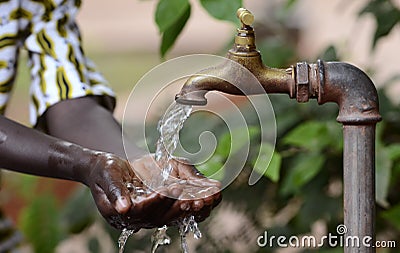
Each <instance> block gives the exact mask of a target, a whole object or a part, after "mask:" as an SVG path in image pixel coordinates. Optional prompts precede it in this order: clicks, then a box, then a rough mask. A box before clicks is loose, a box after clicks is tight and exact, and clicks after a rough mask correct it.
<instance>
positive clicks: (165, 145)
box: [118, 103, 201, 253]
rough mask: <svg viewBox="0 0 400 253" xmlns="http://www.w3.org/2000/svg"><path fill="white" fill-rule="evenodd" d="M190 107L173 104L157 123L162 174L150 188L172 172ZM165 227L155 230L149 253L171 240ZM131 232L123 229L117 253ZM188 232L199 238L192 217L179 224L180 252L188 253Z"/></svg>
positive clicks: (198, 232)
mask: <svg viewBox="0 0 400 253" xmlns="http://www.w3.org/2000/svg"><path fill="white" fill-rule="evenodd" d="M191 112H192V106H189V105H181V104H178V103H174V104H173V105H172V106H171V107H170V108H169V110H168V111H167V112H166V113H165V115H164V117H163V118H161V120H160V121H159V122H158V127H157V129H158V131H159V133H160V137H159V139H158V141H157V146H156V152H155V159H156V161H158V162H159V163H160V164H162V166H163V168H162V172H161V174H160V177H159V178H156V179H155V180H154V181H153V182H151V187H154V188H156V187H158V186H162V185H164V184H165V182H166V180H167V179H168V177H169V175H170V174H171V171H172V166H171V164H170V163H169V161H170V160H171V159H172V158H173V153H174V151H175V149H176V147H177V145H178V143H179V131H180V130H181V129H182V127H183V123H184V122H185V121H186V119H187V118H188V117H189V116H190V113H191ZM167 229H168V228H167V226H163V227H161V228H157V229H156V230H155V231H154V233H153V235H152V240H151V241H152V247H151V253H155V252H156V250H157V248H158V247H159V246H160V245H165V244H169V243H170V241H171V239H170V237H169V236H168V235H167V233H166V232H167ZM133 232H134V231H133V230H127V229H124V230H123V231H122V233H121V235H120V237H119V239H118V244H119V253H123V250H124V245H125V243H126V241H127V240H128V238H129V236H130V235H132V234H133ZM189 232H192V233H193V236H194V238H196V239H199V238H200V237H201V232H200V229H199V228H198V225H197V222H196V221H195V219H194V216H188V217H185V218H183V219H182V220H181V221H180V223H179V234H180V237H181V248H182V252H184V253H189V250H188V245H187V242H186V236H187V234H188V233H189Z"/></svg>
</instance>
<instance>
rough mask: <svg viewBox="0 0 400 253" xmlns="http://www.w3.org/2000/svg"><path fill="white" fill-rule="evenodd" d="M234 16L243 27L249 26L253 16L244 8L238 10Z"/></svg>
mask: <svg viewBox="0 0 400 253" xmlns="http://www.w3.org/2000/svg"><path fill="white" fill-rule="evenodd" d="M236 15H237V17H238V18H239V20H240V22H241V23H242V25H243V26H251V25H252V24H253V22H254V15H253V14H252V13H251V12H250V11H248V10H247V9H245V8H239V9H238V10H237V12H236Z"/></svg>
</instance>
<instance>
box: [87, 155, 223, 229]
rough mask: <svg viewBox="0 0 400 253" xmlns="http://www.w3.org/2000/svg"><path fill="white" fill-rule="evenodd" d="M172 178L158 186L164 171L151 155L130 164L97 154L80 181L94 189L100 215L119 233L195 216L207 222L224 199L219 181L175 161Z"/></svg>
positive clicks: (172, 162)
mask: <svg viewBox="0 0 400 253" xmlns="http://www.w3.org/2000/svg"><path fill="white" fill-rule="evenodd" d="M169 164H170V165H171V166H172V171H171V174H170V177H168V179H167V180H166V181H165V182H164V183H163V184H160V180H161V178H160V175H161V167H160V166H159V164H158V163H157V162H155V160H154V156H153V155H146V156H143V157H142V158H140V159H137V160H135V161H133V162H132V163H131V164H129V162H128V161H126V160H124V159H121V158H119V157H118V156H115V155H112V154H108V153H102V152H98V153H96V154H95V155H94V157H93V158H92V159H91V162H90V166H89V167H90V169H88V172H87V173H85V174H84V176H82V177H83V178H84V179H83V180H82V181H83V182H84V183H85V184H86V185H87V186H88V187H89V188H90V190H91V193H92V195H93V198H94V200H95V203H96V205H97V208H98V210H99V212H100V213H101V214H102V216H103V217H104V218H105V219H106V221H107V222H108V223H109V224H110V225H112V226H114V227H115V228H117V229H123V228H127V229H133V230H139V229H141V228H154V227H160V226H163V225H177V224H178V223H179V222H180V221H181V220H182V219H183V218H184V217H187V216H189V215H193V216H194V217H195V219H196V220H197V221H199V222H200V221H203V220H204V219H205V218H207V217H208V216H209V215H210V212H211V210H212V209H213V208H214V207H215V206H216V205H218V203H219V202H220V201H221V193H220V188H221V185H220V183H219V182H218V181H216V180H212V179H208V178H206V177H204V176H203V175H202V174H201V173H200V172H199V171H197V170H196V169H195V168H194V167H193V166H191V165H189V164H187V163H185V161H184V160H171V161H170V162H169Z"/></svg>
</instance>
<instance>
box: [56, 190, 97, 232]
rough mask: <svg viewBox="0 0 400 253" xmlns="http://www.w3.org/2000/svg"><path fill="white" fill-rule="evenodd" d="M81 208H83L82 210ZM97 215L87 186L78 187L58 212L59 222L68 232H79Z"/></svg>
mask: <svg viewBox="0 0 400 253" xmlns="http://www.w3.org/2000/svg"><path fill="white" fill-rule="evenodd" d="M81 210H85V211H84V212H82V211H81ZM97 216H98V211H97V208H96V205H95V203H94V201H93V198H92V195H91V194H90V190H89V189H88V188H87V187H83V186H82V187H78V188H77V189H76V190H75V192H74V193H73V194H72V195H71V197H69V199H68V201H67V202H66V203H65V205H64V208H63V209H62V210H61V212H60V222H61V224H62V227H63V229H64V230H65V231H67V232H68V233H74V234H75V233H80V232H82V231H83V230H84V229H85V228H87V227H88V226H90V225H91V224H92V223H93V221H94V220H95V219H96V217H97Z"/></svg>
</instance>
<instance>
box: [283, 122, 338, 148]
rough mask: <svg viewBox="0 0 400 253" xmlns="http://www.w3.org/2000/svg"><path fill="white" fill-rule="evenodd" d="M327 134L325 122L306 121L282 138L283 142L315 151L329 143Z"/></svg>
mask: <svg viewBox="0 0 400 253" xmlns="http://www.w3.org/2000/svg"><path fill="white" fill-rule="evenodd" d="M328 136H329V132H328V128H327V126H326V123H324V122H319V121H308V122H305V123H302V124H300V125H299V126H298V127H296V128H295V129H293V130H292V131H290V132H289V133H288V134H286V136H285V137H284V138H283V143H284V144H289V145H294V146H297V147H302V148H305V149H307V150H311V151H316V150H321V149H322V148H324V147H326V146H327V145H330V144H331V142H332V140H331V139H330V138H327V137H328Z"/></svg>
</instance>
